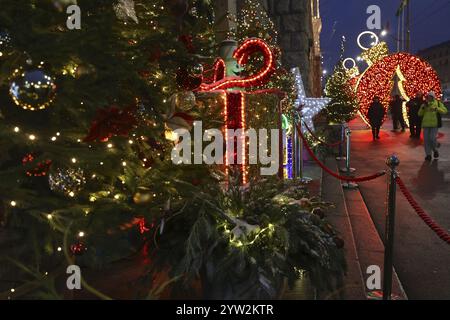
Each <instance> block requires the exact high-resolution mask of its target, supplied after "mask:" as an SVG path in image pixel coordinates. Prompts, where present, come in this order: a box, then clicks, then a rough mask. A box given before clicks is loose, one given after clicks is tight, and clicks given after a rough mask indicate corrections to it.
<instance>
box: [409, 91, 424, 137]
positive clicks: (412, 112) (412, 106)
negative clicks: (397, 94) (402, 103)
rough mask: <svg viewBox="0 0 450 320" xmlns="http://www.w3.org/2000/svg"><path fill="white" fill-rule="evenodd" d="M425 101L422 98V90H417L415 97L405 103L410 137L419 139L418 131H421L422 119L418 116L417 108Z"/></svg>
mask: <svg viewBox="0 0 450 320" xmlns="http://www.w3.org/2000/svg"><path fill="white" fill-rule="evenodd" d="M424 102H425V100H424V99H423V92H420V91H419V92H418V93H417V94H416V97H415V98H413V99H411V100H410V101H408V103H407V104H406V106H407V108H408V119H409V130H410V132H411V135H410V136H409V137H410V138H412V139H420V133H421V131H422V119H421V117H420V116H419V110H420V107H421V106H422V104H423V103H424Z"/></svg>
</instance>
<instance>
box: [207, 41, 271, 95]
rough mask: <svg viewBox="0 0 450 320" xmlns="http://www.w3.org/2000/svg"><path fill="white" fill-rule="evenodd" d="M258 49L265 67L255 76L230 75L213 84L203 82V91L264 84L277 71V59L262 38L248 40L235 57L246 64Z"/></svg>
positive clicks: (235, 53)
mask: <svg viewBox="0 0 450 320" xmlns="http://www.w3.org/2000/svg"><path fill="white" fill-rule="evenodd" d="M256 51H261V52H262V53H263V56H264V67H263V68H262V69H261V70H260V71H259V72H258V73H257V74H256V75H254V76H252V77H249V78H244V79H240V78H237V77H236V78H234V77H228V78H224V79H222V80H220V81H217V82H215V83H211V84H202V85H201V86H200V90H201V91H214V90H220V89H229V88H233V87H239V88H246V87H251V86H258V85H262V84H263V82H265V81H267V80H268V78H269V77H270V75H271V74H272V73H273V72H274V71H275V59H274V55H273V52H272V50H271V49H270V47H269V46H268V45H267V44H266V43H265V42H264V41H262V40H261V39H248V40H246V41H245V42H244V43H243V44H242V45H241V46H240V47H239V48H238V49H237V50H236V51H235V52H234V55H233V57H234V58H235V59H236V60H237V61H238V63H239V64H245V63H246V62H247V61H248V59H249V57H250V55H251V54H252V53H254V52H256Z"/></svg>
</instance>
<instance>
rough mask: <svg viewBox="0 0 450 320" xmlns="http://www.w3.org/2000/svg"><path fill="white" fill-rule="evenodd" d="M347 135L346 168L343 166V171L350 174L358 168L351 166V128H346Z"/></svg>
mask: <svg viewBox="0 0 450 320" xmlns="http://www.w3.org/2000/svg"><path fill="white" fill-rule="evenodd" d="M345 136H346V137H347V144H346V153H347V156H346V158H345V168H341V169H340V170H341V172H344V173H346V174H348V175H350V174H351V173H353V172H355V171H356V169H355V168H351V167H350V158H351V155H350V153H351V140H352V139H351V136H352V131H351V130H350V128H345Z"/></svg>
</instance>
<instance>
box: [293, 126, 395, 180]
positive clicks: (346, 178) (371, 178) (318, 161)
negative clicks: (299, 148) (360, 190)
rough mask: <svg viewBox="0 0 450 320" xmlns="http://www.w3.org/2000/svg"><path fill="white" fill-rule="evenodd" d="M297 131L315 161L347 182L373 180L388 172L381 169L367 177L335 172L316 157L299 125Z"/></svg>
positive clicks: (329, 172) (332, 174)
mask: <svg viewBox="0 0 450 320" xmlns="http://www.w3.org/2000/svg"><path fill="white" fill-rule="evenodd" d="M297 131H298V133H299V135H300V137H301V139H302V140H303V141H304V142H305V144H304V146H305V149H306V150H307V151H308V153H309V155H310V156H311V157H312V158H313V159H314V161H315V162H317V164H318V165H319V166H320V167H321V168H322V169H323V170H324V171H325V172H327V173H328V174H329V175H331V176H333V177H335V178H336V179H339V180H342V181H346V182H365V181H371V180H375V179H377V178H379V177H382V176H384V175H385V174H386V171H380V172H378V173H375V174H373V175H371V176H367V177H360V178H353V177H345V176H341V175H339V174H337V173H335V172H333V171H332V170H331V169H329V168H327V167H326V166H325V164H323V162H322V161H320V160H319V158H317V157H316V155H315V154H314V152H313V151H312V150H311V148H310V146H309V145H308V141H306V139H305V136H304V135H303V133H302V130H300V127H299V126H297Z"/></svg>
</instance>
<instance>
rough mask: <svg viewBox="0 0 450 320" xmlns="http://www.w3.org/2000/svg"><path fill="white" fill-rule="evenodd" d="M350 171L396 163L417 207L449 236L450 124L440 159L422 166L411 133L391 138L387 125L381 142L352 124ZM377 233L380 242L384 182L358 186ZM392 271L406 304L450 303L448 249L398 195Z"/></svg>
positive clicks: (420, 149)
mask: <svg viewBox="0 0 450 320" xmlns="http://www.w3.org/2000/svg"><path fill="white" fill-rule="evenodd" d="M350 127H351V128H352V130H353V134H352V153H351V154H352V158H351V165H352V167H354V168H356V169H357V172H356V175H357V176H363V175H367V174H372V173H374V172H376V171H379V170H383V169H386V165H385V161H386V159H387V157H388V156H390V155H392V154H396V155H397V156H398V157H399V159H400V166H399V168H398V170H399V173H400V176H401V178H402V179H403V181H404V182H405V184H406V186H407V187H408V189H409V190H410V191H411V193H412V194H413V196H414V197H415V199H416V201H417V202H418V203H419V204H420V205H421V206H422V207H423V209H425V211H426V212H427V213H428V214H429V215H431V216H432V218H433V219H434V220H435V221H436V222H437V223H438V224H440V225H441V226H442V227H443V228H444V229H447V230H449V231H450V214H449V210H448V208H449V204H450V180H449V179H450V176H449V174H450V148H449V146H450V141H449V136H450V123H449V122H448V121H445V120H444V128H442V129H441V134H440V139H439V140H440V142H441V144H442V147H441V149H440V152H441V158H440V159H439V161H433V162H432V163H428V162H424V157H425V155H424V151H423V145H422V143H421V142H420V141H415V140H411V139H409V132H406V133H393V132H390V129H391V123H390V121H388V122H387V123H386V124H385V128H383V130H382V132H381V140H380V141H378V142H372V137H371V133H370V132H369V130H367V129H366V128H365V126H364V125H362V124H361V122H360V121H358V120H355V121H354V122H352V123H351V124H350ZM359 190H360V192H361V195H362V197H363V199H364V202H365V204H366V205H367V208H368V211H369V213H370V216H371V217H372V219H373V221H374V223H375V226H376V228H377V231H378V233H379V234H380V236H381V237H382V238H383V237H384V228H385V210H386V180H385V179H377V180H376V181H372V182H368V183H362V184H360V188H359ZM394 265H395V268H396V270H397V272H398V275H399V277H400V280H401V281H402V284H403V286H404V288H405V291H406V293H407V294H408V297H409V298H410V299H450V248H449V246H448V245H447V244H445V243H444V242H443V241H442V240H440V239H439V238H438V237H437V236H436V235H435V234H434V232H433V231H432V230H431V229H430V228H428V226H426V225H425V223H424V222H423V221H422V220H421V219H420V218H419V217H418V216H417V214H416V213H415V211H414V210H413V209H412V208H411V206H410V205H409V203H408V202H407V201H406V199H405V198H404V197H403V195H402V194H401V193H400V192H399V191H398V192H397V210H396V230H395V245H394Z"/></svg>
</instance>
